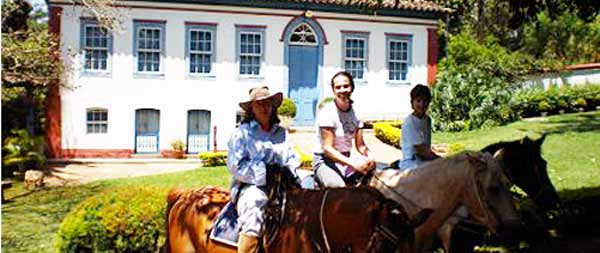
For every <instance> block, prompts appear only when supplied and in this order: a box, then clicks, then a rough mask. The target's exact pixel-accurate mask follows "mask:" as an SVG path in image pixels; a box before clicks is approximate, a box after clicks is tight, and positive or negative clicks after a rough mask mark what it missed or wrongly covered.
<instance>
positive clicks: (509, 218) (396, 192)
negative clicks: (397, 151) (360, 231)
mask: <svg viewBox="0 0 600 253" xmlns="http://www.w3.org/2000/svg"><path fill="white" fill-rule="evenodd" d="M370 185H371V186H373V187H375V188H377V189H378V190H380V191H381V192H382V193H383V194H384V195H385V196H386V197H388V198H392V199H394V200H396V201H397V202H398V203H400V204H401V205H403V206H404V207H405V208H406V209H407V211H408V213H409V215H414V214H415V213H416V212H417V211H418V210H420V209H422V208H431V209H433V210H434V212H433V213H432V215H431V216H430V217H429V219H428V220H427V221H426V222H425V223H424V224H423V225H421V226H419V227H417V228H416V230H415V246H416V250H417V251H416V252H427V250H429V248H430V247H431V244H432V241H433V237H434V234H435V232H436V231H437V230H438V229H439V228H440V227H441V226H442V225H443V224H444V222H445V221H446V220H447V219H448V218H450V217H451V216H452V215H453V214H454V212H455V211H456V210H457V209H458V208H459V207H460V206H466V208H467V209H468V211H469V213H470V214H471V215H472V217H473V218H474V219H475V220H477V221H478V222H480V223H481V224H484V225H485V226H486V227H487V228H488V229H490V230H491V231H492V232H497V231H499V229H500V228H502V227H503V226H507V227H511V228H512V227H514V226H517V225H518V224H519V223H520V222H519V218H518V215H517V212H516V210H515V208H514V206H513V205H512V202H511V195H510V192H509V182H508V179H507V178H506V177H505V176H504V173H503V172H502V169H501V168H500V165H499V164H498V162H497V161H496V160H495V159H494V158H493V157H492V156H491V155H489V154H487V153H480V152H479V153H463V154H458V155H455V156H452V157H448V158H444V159H437V160H434V161H431V162H429V163H426V164H424V165H422V166H421V167H419V169H418V170H413V171H408V172H406V171H398V170H384V171H379V172H376V173H375V175H374V177H373V179H372V180H371V182H370Z"/></svg>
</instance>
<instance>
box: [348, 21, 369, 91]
mask: <svg viewBox="0 0 600 253" xmlns="http://www.w3.org/2000/svg"><path fill="white" fill-rule="evenodd" d="M342 38H343V40H342V43H344V44H343V58H344V59H343V61H344V70H345V71H346V72H348V73H350V74H351V75H352V77H354V79H357V80H363V79H365V72H366V69H367V62H368V61H367V59H368V53H367V52H368V40H369V37H368V33H365V32H361V33H344V32H343V33H342Z"/></svg>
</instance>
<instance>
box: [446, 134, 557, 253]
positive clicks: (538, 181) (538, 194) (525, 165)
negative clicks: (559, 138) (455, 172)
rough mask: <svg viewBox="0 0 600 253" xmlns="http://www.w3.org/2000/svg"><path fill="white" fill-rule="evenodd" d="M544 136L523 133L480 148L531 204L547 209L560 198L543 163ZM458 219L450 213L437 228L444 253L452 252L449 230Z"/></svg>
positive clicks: (467, 246)
mask: <svg viewBox="0 0 600 253" xmlns="http://www.w3.org/2000/svg"><path fill="white" fill-rule="evenodd" d="M545 138H546V135H542V137H540V138H539V139H537V140H532V139H529V137H524V138H523V139H520V140H516V141H510V142H498V143H494V144H491V145H488V146H487V147H485V148H483V149H482V150H481V151H482V152H487V153H490V154H493V155H494V158H495V159H496V160H497V161H498V162H499V164H500V167H502V169H503V171H504V174H505V175H506V176H507V178H508V180H509V181H510V182H511V183H512V184H514V185H516V186H518V187H519V188H521V189H522V190H523V191H524V192H525V193H526V194H527V196H528V197H529V198H531V199H532V200H533V201H534V203H535V204H537V205H538V206H540V207H542V208H543V209H545V210H551V209H554V208H556V207H557V206H558V205H559V202H560V199H559V197H558V194H557V193H556V189H554V186H553V185H552V182H551V181H550V178H549V177H548V171H547V169H546V164H547V163H546V161H545V160H544V158H543V157H542V154H541V149H542V144H543V143H544V139H545ZM460 220H461V219H460V218H459V217H452V218H450V219H449V220H447V221H446V223H445V224H444V226H442V228H441V229H440V230H438V236H439V238H440V240H441V241H442V246H443V247H444V252H446V253H450V252H452V251H451V237H452V231H453V230H454V227H455V225H456V224H457V223H458V222H459V221H460ZM474 243H476V242H469V243H468V244H469V245H463V246H462V247H463V248H459V249H455V250H458V251H459V252H461V253H462V252H466V251H469V250H471V249H472V248H473V246H474Z"/></svg>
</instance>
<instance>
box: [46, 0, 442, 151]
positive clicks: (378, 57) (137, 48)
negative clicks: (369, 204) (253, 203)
mask: <svg viewBox="0 0 600 253" xmlns="http://www.w3.org/2000/svg"><path fill="white" fill-rule="evenodd" d="M376 2H377V1H376V0H358V1H347V0H280V1H272V0H251V1H250V0H171V1H166V0H165V1H161V0H148V1H119V2H118V5H117V7H118V9H119V10H120V12H121V13H122V14H123V16H124V20H123V30H122V31H120V32H106V31H105V30H103V28H101V27H100V26H99V25H98V23H97V22H96V21H95V20H94V19H92V18H91V17H92V15H91V14H90V13H88V12H87V11H86V10H85V9H84V8H83V7H82V6H80V5H77V4H73V3H72V2H71V1H66V0H65V1H61V0H49V1H48V5H49V13H50V20H49V25H50V31H51V32H54V33H56V34H57V35H59V38H60V49H61V50H62V52H63V55H64V57H65V58H66V59H73V61H72V62H69V63H68V66H67V67H68V68H67V69H68V73H66V75H65V80H66V83H67V84H68V85H70V86H72V87H73V88H64V87H60V88H58V87H56V88H55V89H53V91H52V92H51V93H50V95H49V104H48V123H49V124H48V140H49V144H50V148H51V153H52V155H53V156H54V157H131V156H132V155H133V154H158V153H160V152H164V151H167V150H170V149H171V147H170V143H171V142H172V141H174V140H177V139H180V140H182V141H184V142H185V143H186V146H187V152H188V153H197V152H202V151H206V150H213V149H218V150H224V149H226V147H227V140H228V138H229V136H230V134H231V133H232V131H233V130H234V129H235V127H236V120H237V118H238V117H237V112H238V111H239V110H240V109H239V107H238V102H239V101H242V100H245V99H247V97H248V90H249V89H250V88H251V87H254V86H259V85H260V86H268V87H269V88H270V90H271V91H282V92H283V93H284V96H286V97H289V98H291V99H292V100H294V102H295V103H296V105H297V107H298V113H297V117H296V118H295V119H294V124H295V125H296V126H310V125H313V122H314V117H315V107H316V105H317V103H318V102H319V101H321V100H322V99H323V98H325V97H329V96H331V88H330V79H331V77H332V76H333V75H334V74H335V73H336V72H338V71H340V70H346V71H348V72H350V73H351V74H352V75H353V76H354V77H355V82H356V90H355V93H354V96H353V98H354V100H355V107H356V108H357V113H358V115H359V117H362V118H365V119H385V118H394V119H395V118H400V117H402V116H404V115H406V114H408V113H409V111H410V104H409V91H410V89H411V88H412V87H413V86H414V85H416V84H420V83H421V84H430V83H432V81H433V80H434V78H435V73H436V59H437V51H438V44H437V40H438V38H437V19H438V18H439V17H440V16H441V15H443V14H444V13H445V12H446V11H447V10H446V9H444V8H442V7H440V6H438V5H436V4H434V3H432V2H429V1H426V0H384V1H383V4H382V5H381V6H380V7H378V8H367V7H366V5H367V4H372V3H376Z"/></svg>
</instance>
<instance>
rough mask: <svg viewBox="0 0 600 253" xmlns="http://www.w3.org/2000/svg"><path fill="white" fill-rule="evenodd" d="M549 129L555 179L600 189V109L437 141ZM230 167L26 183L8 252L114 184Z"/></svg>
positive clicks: (176, 179) (30, 243)
mask: <svg viewBox="0 0 600 253" xmlns="http://www.w3.org/2000/svg"><path fill="white" fill-rule="evenodd" d="M541 133H548V134H549V135H548V136H547V138H546V142H545V143H544V145H543V156H544V158H545V159H546V160H547V161H548V170H549V174H550V177H551V179H552V182H553V183H554V185H555V186H556V188H557V190H559V191H561V195H562V196H564V195H565V193H567V192H577V191H576V190H577V189H579V188H582V187H589V188H594V189H595V190H596V191H600V156H599V154H600V111H596V112H587V113H579V114H569V115H559V116H553V117H548V118H546V119H545V120H540V121H520V122H516V123H513V124H510V125H507V126H502V127H497V128H493V129H487V130H478V131H471V132H463V133H436V134H434V136H433V142H434V143H442V142H443V143H456V142H459V143H463V144H465V145H466V148H467V149H480V148H482V147H484V146H486V145H488V144H490V143H494V142H497V141H501V140H503V141H509V140H515V139H519V138H522V137H523V136H525V135H528V136H531V137H534V138H537V137H539V136H540V134H541ZM229 181H230V176H229V173H228V172H227V170H226V169H225V167H215V168H199V169H197V170H193V171H185V172H178V173H172V174H164V175H158V176H147V177H139V178H129V179H116V180H107V181H101V182H94V183H90V184H86V185H82V186H76V187H62V188H46V189H42V190H38V191H33V192H28V191H26V190H25V189H23V186H22V184H16V185H15V186H14V187H13V188H11V189H8V190H7V191H6V197H7V199H9V202H7V203H4V204H3V205H2V252H53V251H54V250H53V242H54V234H55V232H56V231H57V229H58V226H59V224H60V222H61V220H62V218H63V217H64V216H65V215H66V214H67V213H68V212H69V210H70V209H71V208H72V207H73V206H75V205H76V204H77V203H79V202H81V201H82V200H83V199H85V198H87V197H89V196H92V195H94V194H95V193H98V192H101V191H104V190H108V189H110V188H112V187H118V186H125V185H134V184H146V185H154V186H161V187H164V188H173V187H194V186H200V185H218V186H222V187H228V185H229Z"/></svg>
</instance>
